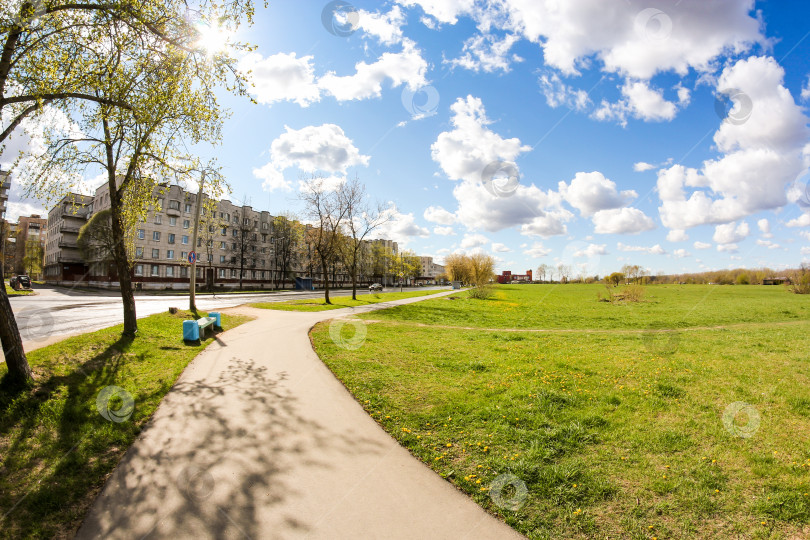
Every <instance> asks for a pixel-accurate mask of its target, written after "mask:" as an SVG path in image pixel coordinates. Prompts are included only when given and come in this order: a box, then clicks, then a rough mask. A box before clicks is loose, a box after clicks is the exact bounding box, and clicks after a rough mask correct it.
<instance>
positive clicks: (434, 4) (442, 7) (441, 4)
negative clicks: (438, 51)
mask: <svg viewBox="0 0 810 540" xmlns="http://www.w3.org/2000/svg"><path fill="white" fill-rule="evenodd" d="M397 2H398V3H399V4H402V5H403V6H414V5H418V6H420V7H421V8H422V10H423V11H424V12H425V13H426V14H427V15H429V16H430V17H432V18H434V19H436V20H437V21H438V22H439V23H443V24H456V22H457V21H458V17H460V16H462V15H465V14H467V13H472V11H473V5H474V3H475V0H397Z"/></svg>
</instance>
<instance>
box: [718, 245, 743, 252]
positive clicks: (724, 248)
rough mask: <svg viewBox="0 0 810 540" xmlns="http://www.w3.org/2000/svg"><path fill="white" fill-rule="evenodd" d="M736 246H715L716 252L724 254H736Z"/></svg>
mask: <svg viewBox="0 0 810 540" xmlns="http://www.w3.org/2000/svg"><path fill="white" fill-rule="evenodd" d="M738 247H739V246H737V244H721V245H719V246H717V251H720V252H726V253H737V252H738V251H739V249H738Z"/></svg>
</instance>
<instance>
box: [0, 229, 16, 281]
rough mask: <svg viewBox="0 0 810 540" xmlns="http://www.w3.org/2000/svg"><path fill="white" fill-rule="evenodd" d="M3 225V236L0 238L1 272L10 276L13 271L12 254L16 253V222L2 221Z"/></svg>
mask: <svg viewBox="0 0 810 540" xmlns="http://www.w3.org/2000/svg"><path fill="white" fill-rule="evenodd" d="M0 224H3V225H4V226H5V227H4V229H3V231H4V232H5V236H4V237H3V238H2V239H1V240H2V242H3V244H4V245H3V272H5V275H4V276H3V277H4V278H5V277H10V276H11V274H13V273H14V256H15V255H16V254H17V238H16V235H17V224H16V223H8V222H6V223H3V222H2V221H0Z"/></svg>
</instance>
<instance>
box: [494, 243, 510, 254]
mask: <svg viewBox="0 0 810 540" xmlns="http://www.w3.org/2000/svg"><path fill="white" fill-rule="evenodd" d="M492 251H494V252H495V253H509V252H510V251H512V249H511V248H510V247H509V246H507V245H506V244H501V243H500V242H495V243H493V244H492Z"/></svg>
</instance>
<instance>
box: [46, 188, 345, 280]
mask: <svg viewBox="0 0 810 540" xmlns="http://www.w3.org/2000/svg"><path fill="white" fill-rule="evenodd" d="M76 197H80V196H77V195H73V198H76ZM155 199H156V201H157V204H155V205H154V206H153V207H152V208H150V210H149V212H148V214H147V216H146V218H145V219H144V220H142V221H140V222H139V223H138V224H137V225H136V226H135V229H134V231H133V235H134V240H133V246H132V248H133V249H132V256H133V258H134V260H133V264H132V281H133V283H134V284H135V287H136V289H187V288H188V286H189V278H190V274H189V272H190V267H191V265H190V263H189V253H190V252H191V251H195V252H196V254H197V283H198V286H200V287H208V288H215V287H235V286H238V285H239V283H240V281H241V283H242V285H243V286H244V287H246V288H273V287H275V286H276V285H277V284H282V283H283V284H285V285H282V286H292V283H293V279H292V276H298V277H304V276H306V277H312V278H313V281H314V282H315V284H316V285H317V284H318V283H319V282H321V281H322V273H321V270H320V265H319V263H318V261H317V258H316V257H312V254H311V253H310V256H309V257H308V256H307V248H308V247H311V246H307V245H306V243H305V242H304V243H302V245H301V246H299V247H298V249H299V254H298V256H297V257H295V260H294V261H293V264H292V265H291V266H290V267H288V268H287V272H284V271H283V270H284V269H283V268H281V266H280V261H279V259H278V258H277V257H276V249H275V248H276V241H277V240H279V241H281V238H277V236H276V233H275V230H274V227H273V221H274V219H275V217H274V216H272V215H271V214H270V213H269V212H266V211H257V210H254V209H253V208H252V207H251V206H249V205H238V204H234V203H232V202H231V201H228V200H220V201H209V199H208V197H204V199H203V207H202V208H201V209H200V225H199V229H198V234H197V245H196V246H194V245H193V231H194V220H195V219H196V212H197V202H198V200H197V199H198V197H197V195H196V194H195V193H190V192H187V191H185V190H184V189H183V188H181V187H180V186H177V185H171V186H168V185H164V186H161V187H160V188H159V189H158V193H156V194H155ZM109 207H110V198H109V187H108V185H107V184H104V185H102V186H101V187H99V188H98V189H97V190H96V192H95V195H94V196H93V197H84V198H82V199H81V200H80V201H79V204H78V205H71V202H70V200H68V198H66V199H65V200H63V201H61V202H60V203H59V204H58V205H57V206H55V207H54V208H53V210H51V212H50V214H49V230H50V232H51V236H50V240H49V241H48V244H47V246H46V279H47V280H49V281H54V282H70V281H76V280H84V281H86V282H87V284H88V285H92V286H98V287H117V286H118V276H117V271H116V268H115V265H114V264H113V263H112V261H110V260H109V256H105V255H106V254H105V253H104V250H96V251H95V253H96V256H94V257H91V258H90V260H87V261H84V260H83V259H82V257H81V255H80V253H79V250H78V248H77V246H76V239H77V237H78V232H79V228H80V227H81V226H82V225H83V224H84V223H86V222H87V221H88V220H89V219H90V218H92V216H93V215H94V214H96V213H98V212H100V211H102V210H105V209H107V208H109ZM212 208H213V210H212ZM305 236H306V235H305ZM57 238H58V239H57ZM68 261H69V262H70V265H68V264H65V263H67V262H68ZM330 280H331V281H332V282H333V283H334V280H337V281H338V284H339V285H342V284H344V283H345V282H346V281H347V280H348V276H347V275H346V274H345V271H342V270H340V271H338V272H333V274H332V275H331V276H330Z"/></svg>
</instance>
